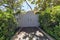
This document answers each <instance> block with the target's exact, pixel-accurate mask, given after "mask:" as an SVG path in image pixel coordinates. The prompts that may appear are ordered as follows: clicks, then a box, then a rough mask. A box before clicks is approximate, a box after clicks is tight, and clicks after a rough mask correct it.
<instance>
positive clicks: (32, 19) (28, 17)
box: [18, 11, 39, 27]
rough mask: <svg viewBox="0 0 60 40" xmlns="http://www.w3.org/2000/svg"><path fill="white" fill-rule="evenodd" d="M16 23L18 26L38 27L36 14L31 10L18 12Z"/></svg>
mask: <svg viewBox="0 0 60 40" xmlns="http://www.w3.org/2000/svg"><path fill="white" fill-rule="evenodd" d="M18 25H19V26H20V27H38V26H39V22H38V15H37V14H36V15H35V14H34V12H33V11H28V12H27V13H26V14H20V16H19V18H18Z"/></svg>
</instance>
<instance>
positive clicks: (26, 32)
mask: <svg viewBox="0 0 60 40" xmlns="http://www.w3.org/2000/svg"><path fill="white" fill-rule="evenodd" d="M19 31H20V32H19V33H18V34H16V35H15V36H14V37H13V38H12V40H49V39H48V38H47V37H46V36H45V35H44V34H43V33H42V32H41V31H40V30H39V29H38V28H37V27H24V28H22V29H21V30H19Z"/></svg>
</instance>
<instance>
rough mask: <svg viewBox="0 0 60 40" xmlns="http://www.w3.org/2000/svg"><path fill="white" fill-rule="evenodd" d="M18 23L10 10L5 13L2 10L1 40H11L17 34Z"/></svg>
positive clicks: (0, 13) (0, 22) (0, 19)
mask: <svg viewBox="0 0 60 40" xmlns="http://www.w3.org/2000/svg"><path fill="white" fill-rule="evenodd" d="M15 28H16V21H15V18H14V16H13V13H12V12H11V11H10V10H8V11H6V12H3V11H1V10H0V40H10V38H11V36H13V34H14V33H15Z"/></svg>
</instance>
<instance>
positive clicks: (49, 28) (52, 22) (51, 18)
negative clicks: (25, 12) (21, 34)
mask: <svg viewBox="0 0 60 40" xmlns="http://www.w3.org/2000/svg"><path fill="white" fill-rule="evenodd" d="M39 22H40V26H41V28H43V30H45V31H46V32H47V33H48V34H50V35H51V36H52V37H54V38H55V39H56V40H60V6H55V7H53V8H46V10H45V11H42V12H40V13H39Z"/></svg>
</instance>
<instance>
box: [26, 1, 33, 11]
mask: <svg viewBox="0 0 60 40" xmlns="http://www.w3.org/2000/svg"><path fill="white" fill-rule="evenodd" d="M25 1H26V0H25ZM26 4H27V5H28V6H29V7H30V9H31V10H32V8H31V6H30V5H29V4H28V2H27V1H26Z"/></svg>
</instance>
